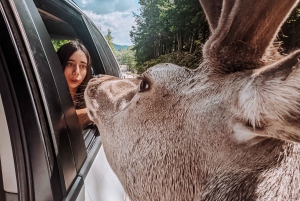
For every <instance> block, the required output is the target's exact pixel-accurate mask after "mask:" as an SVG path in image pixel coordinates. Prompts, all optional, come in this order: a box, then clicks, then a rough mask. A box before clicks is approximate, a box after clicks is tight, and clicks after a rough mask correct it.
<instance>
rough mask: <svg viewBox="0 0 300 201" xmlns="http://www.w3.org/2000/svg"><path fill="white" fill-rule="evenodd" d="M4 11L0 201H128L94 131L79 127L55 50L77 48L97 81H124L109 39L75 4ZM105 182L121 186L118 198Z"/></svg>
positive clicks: (10, 0)
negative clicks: (75, 44) (61, 43)
mask: <svg viewBox="0 0 300 201" xmlns="http://www.w3.org/2000/svg"><path fill="white" fill-rule="evenodd" d="M0 11H1V14H0V160H1V163H0V164H1V165H0V200H4V201H10V200H19V201H32V200H36V201H44V200H50V201H51V200H54V201H61V200H72V201H73V200H86V201H89V200H92V201H94V200H97V201H99V200H105V199H106V198H105V197H103V196H104V195H105V194H106V196H107V195H109V196H110V197H111V199H110V200H114V199H119V198H120V197H122V196H124V195H123V190H122V187H121V185H120V184H119V183H118V180H117V178H116V177H115V175H114V174H113V172H112V171H111V169H110V168H109V165H108V163H107V161H106V160H105V155H104V152H103V149H102V147H101V137H100V135H99V132H98V129H97V127H95V126H94V125H93V124H92V125H90V126H89V127H87V128H85V129H84V130H82V128H81V127H80V126H79V121H78V117H77V116H76V111H75V108H74V105H73V102H72V98H71V96H70V94H69V90H68V86H67V82H66V80H65V77H64V74H63V70H62V68H61V64H60V62H59V60H58V57H57V55H56V52H55V50H54V48H53V45H52V43H51V39H67V40H73V39H77V40H80V41H82V42H83V44H84V45H85V46H86V47H87V49H88V50H89V52H90V55H91V58H92V62H93V66H92V68H93V72H94V74H109V75H114V76H118V77H120V76H121V72H120V70H119V66H118V63H117V61H116V59H115V57H114V55H113V53H112V51H111V49H110V48H109V45H108V43H107V42H106V40H105V38H104V37H103V36H102V34H101V33H100V31H99V30H98V28H97V27H96V26H95V24H93V23H92V21H91V20H90V19H89V18H88V17H87V16H86V15H85V14H84V13H83V12H82V11H81V10H80V9H79V8H78V6H77V5H76V4H75V3H74V2H73V1H71V0H1V1H0ZM108 172H110V173H109V174H108ZM107 175H109V176H107ZM105 177H109V180H110V181H116V185H112V186H114V188H117V189H114V190H113V192H114V195H112V194H110V189H109V186H110V184H103V183H101V179H102V180H103V178H105ZM112 183H114V182H112ZM101 196H102V197H101ZM100 197H101V198H100ZM106 200H107V199H106Z"/></svg>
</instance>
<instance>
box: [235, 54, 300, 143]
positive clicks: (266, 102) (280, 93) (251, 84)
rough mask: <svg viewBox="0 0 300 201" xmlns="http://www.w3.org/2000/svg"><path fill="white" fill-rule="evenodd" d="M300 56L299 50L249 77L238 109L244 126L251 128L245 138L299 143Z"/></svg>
mask: <svg viewBox="0 0 300 201" xmlns="http://www.w3.org/2000/svg"><path fill="white" fill-rule="evenodd" d="M299 57H300V51H299V50H298V51H296V52H294V53H292V54H290V55H289V56H287V57H285V58H283V59H281V60H279V61H278V62H276V63H274V64H272V65H270V66H265V67H263V68H261V69H259V70H254V71H253V73H252V75H251V76H250V77H249V79H248V80H246V82H245V83H246V84H245V86H244V87H243V88H242V89H241V90H240V92H239V100H238V105H239V106H238V112H237V116H238V117H239V119H241V121H240V122H241V123H242V124H243V125H246V127H243V128H247V127H248V128H247V129H244V131H245V130H247V132H244V133H248V134H247V135H246V136H247V137H245V139H247V138H249V139H252V138H254V136H261V137H272V138H278V139H282V140H288V141H297V142H300V124H299V122H300V79H299V78H300V69H299V68H300V66H299V62H298V59H299ZM240 128H241V127H240ZM242 130H243V129H242ZM250 133H251V135H250Z"/></svg>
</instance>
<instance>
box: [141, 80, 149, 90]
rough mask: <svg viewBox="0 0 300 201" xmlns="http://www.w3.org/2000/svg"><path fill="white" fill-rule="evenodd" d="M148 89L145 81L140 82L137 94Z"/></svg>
mask: <svg viewBox="0 0 300 201" xmlns="http://www.w3.org/2000/svg"><path fill="white" fill-rule="evenodd" d="M148 88H149V84H148V83H147V81H146V80H144V79H143V80H142V82H141V84H140V90H139V92H143V91H145V90H147V89H148Z"/></svg>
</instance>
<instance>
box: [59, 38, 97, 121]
mask: <svg viewBox="0 0 300 201" xmlns="http://www.w3.org/2000/svg"><path fill="white" fill-rule="evenodd" d="M57 55H58V58H59V60H60V63H61V65H62V67H63V70H64V75H65V77H66V80H67V83H68V86H69V91H70V93H71V97H72V100H73V103H74V105H75V109H76V113H77V115H78V118H79V123H80V125H81V126H82V127H84V126H86V125H87V124H89V123H90V122H91V121H90V120H89V118H88V116H87V113H86V106H85V102H84V97H83V93H84V90H85V87H86V86H87V83H88V81H89V80H90V79H91V78H92V72H91V57H90V54H89V52H88V50H87V49H86V47H85V46H84V45H83V44H81V43H79V42H78V41H71V42H69V43H66V44H64V45H63V46H61V47H60V48H59V50H58V51H57Z"/></svg>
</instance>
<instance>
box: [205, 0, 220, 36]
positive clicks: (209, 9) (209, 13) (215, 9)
mask: <svg viewBox="0 0 300 201" xmlns="http://www.w3.org/2000/svg"><path fill="white" fill-rule="evenodd" d="M200 3H201V6H202V8H203V10H204V12H205V15H206V17H207V21H208V24H209V27H210V30H211V32H214V31H215V29H216V28H217V26H218V22H219V19H220V16H221V9H222V4H223V0H216V1H212V0H200Z"/></svg>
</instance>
